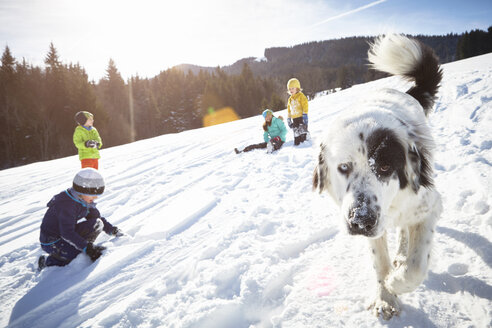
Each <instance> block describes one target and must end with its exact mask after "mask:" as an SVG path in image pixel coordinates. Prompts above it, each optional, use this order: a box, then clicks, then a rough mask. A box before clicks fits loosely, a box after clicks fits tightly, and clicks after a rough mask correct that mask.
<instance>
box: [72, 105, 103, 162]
mask: <svg viewBox="0 0 492 328" xmlns="http://www.w3.org/2000/svg"><path fill="white" fill-rule="evenodd" d="M75 121H76V122H77V124H78V126H77V127H76V128H75V132H74V133H73V143H74V145H75V147H77V149H78V150H79V159H80V162H81V164H82V168H86V167H92V168H94V169H96V170H97V169H98V166H99V158H101V156H100V155H99V149H101V147H102V140H101V137H100V136H99V132H97V129H96V128H95V127H94V126H93V124H94V115H92V114H91V113H89V112H86V111H81V112H78V113H77V114H75Z"/></svg>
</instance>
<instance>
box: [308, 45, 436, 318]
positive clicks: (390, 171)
mask: <svg viewBox="0 0 492 328" xmlns="http://www.w3.org/2000/svg"><path fill="white" fill-rule="evenodd" d="M369 61H370V62H371V64H372V67H373V68H375V69H377V70H380V71H383V72H387V73H390V74H393V75H401V76H403V77H404V78H407V79H409V80H411V81H413V82H414V84H415V85H414V86H413V87H412V88H411V89H410V90H408V91H407V92H406V93H403V92H400V91H397V90H394V89H383V90H380V91H378V92H376V93H374V94H371V96H370V97H369V98H366V99H365V100H364V101H363V102H362V103H359V104H357V105H355V106H354V107H353V111H352V113H348V114H347V115H345V116H344V117H341V118H339V119H337V120H336V121H335V122H333V124H330V126H327V127H326V131H327V133H326V135H325V136H324V137H323V139H322V141H321V143H320V149H319V156H318V164H317V166H316V168H315V170H314V174H313V188H314V189H318V190H319V192H320V193H321V192H323V191H327V192H328V193H329V194H330V195H331V197H332V198H333V199H334V200H335V202H336V203H337V204H338V205H339V206H340V208H341V212H342V213H341V214H342V217H343V220H344V221H345V224H346V226H347V229H348V232H349V233H350V234H351V235H362V236H366V237H367V238H368V240H369V245H370V253H372V257H373V262H374V268H375V270H376V276H377V293H376V298H375V300H374V302H373V303H372V305H371V306H370V308H371V309H373V311H374V313H375V314H376V315H380V314H381V315H382V317H383V318H384V319H386V320H388V319H390V318H391V317H392V316H393V315H397V314H398V313H399V312H400V306H401V305H400V301H399V299H398V298H397V295H399V294H402V293H406V292H410V291H413V290H414V289H415V288H417V287H418V286H419V285H420V284H421V283H422V281H423V280H424V278H425V276H426V273H427V268H428V263H429V258H430V253H431V245H432V239H433V234H434V226H435V224H436V221H437V219H438V218H439V216H440V213H441V210H442V205H441V197H440V195H439V193H438V192H437V191H436V190H435V189H434V186H433V179H432V174H433V173H432V169H433V160H432V149H433V148H434V142H433V139H432V136H431V132H430V129H429V126H428V124H427V120H426V116H427V114H428V113H429V112H430V110H431V108H432V107H433V105H434V98H435V95H436V93H437V90H438V88H439V83H440V81H441V78H442V71H441V69H440V66H439V62H438V59H437V57H436V56H435V55H434V52H433V51H432V50H431V49H430V48H429V47H427V46H425V45H423V44H421V43H419V42H418V41H416V40H412V39H409V38H407V37H405V36H402V35H388V36H385V37H380V38H378V39H376V41H375V43H374V44H372V45H371V48H370V50H369ZM391 227H395V228H396V230H397V231H398V249H397V251H396V256H395V258H394V260H393V261H391V260H390V257H389V255H388V247H387V241H386V231H387V229H388V228H391Z"/></svg>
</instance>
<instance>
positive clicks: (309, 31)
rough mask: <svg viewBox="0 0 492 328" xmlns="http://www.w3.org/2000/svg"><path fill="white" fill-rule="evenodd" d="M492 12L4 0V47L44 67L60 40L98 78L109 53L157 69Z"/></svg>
mask: <svg viewBox="0 0 492 328" xmlns="http://www.w3.org/2000/svg"><path fill="white" fill-rule="evenodd" d="M490 17H492V1H490V0H470V1H462V0H434V1H426V0H414V1H406V0H376V1H371V0H347V1H336V0H328V1H320V0H308V1H298V0H268V1H264V0H251V1H228V0H207V1H191V0H180V1H176V0H174V1H168V0H163V1H157V0H140V1H130V0H84V1H68V0H43V1H40V0H0V22H1V23H0V46H1V47H2V52H3V50H4V48H5V46H8V47H9V48H10V50H11V52H12V54H13V55H14V57H15V58H16V59H17V60H19V61H20V60H22V59H23V58H25V59H26V60H27V62H29V63H31V64H33V65H36V66H44V64H43V60H44V57H45V56H46V54H47V52H48V49H49V44H50V43H51V42H53V44H54V46H55V48H56V49H57V50H58V54H59V56H60V59H61V61H62V62H63V63H66V64H68V63H79V64H80V65H81V66H82V67H84V68H85V69H86V71H87V73H88V74H89V78H90V79H94V80H96V81H97V80H98V79H100V78H102V77H104V75H105V74H106V69H107V67H108V63H109V59H110V58H112V59H113V60H114V62H115V64H116V67H117V68H118V69H119V71H120V72H121V73H122V76H123V77H124V78H128V77H130V76H135V75H137V74H138V75H139V76H141V77H153V76H155V75H157V74H158V73H159V72H160V71H163V70H166V69H168V68H170V67H172V66H175V65H179V64H194V65H200V66H212V67H215V66H227V65H230V64H233V63H234V62H236V61H237V60H239V59H241V58H245V57H262V56H263V54H264V50H265V49H266V48H270V47H279V46H293V45H296V44H300V43H305V42H310V41H322V40H328V39H334V38H341V37H349V36H372V35H377V34H382V33H388V32H398V33H406V34H413V35H415V34H425V35H436V34H437V35H442V34H447V33H462V32H465V31H470V30H472V29H483V30H486V29H487V28H488V27H489V26H490V25H492V19H491V18H490Z"/></svg>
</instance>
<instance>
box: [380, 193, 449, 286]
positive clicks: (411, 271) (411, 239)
mask: <svg viewBox="0 0 492 328" xmlns="http://www.w3.org/2000/svg"><path fill="white" fill-rule="evenodd" d="M429 195H431V196H434V198H432V197H430V196H429V197H428V199H429V200H428V201H426V202H424V203H423V204H422V205H421V206H420V207H419V208H418V210H420V212H419V211H416V213H415V214H416V215H421V221H420V222H419V223H416V224H414V225H411V226H409V227H408V255H407V258H406V260H405V261H401V262H399V263H397V264H398V265H396V266H395V268H394V269H393V270H392V271H391V272H390V273H389V275H388V277H387V278H386V287H387V288H388V290H389V291H390V292H392V293H394V294H397V295H399V294H402V293H408V292H411V291H413V290H414V289H416V288H417V287H418V286H419V285H420V284H421V283H422V281H424V279H425V276H426V275H427V270H428V267H429V259H430V256H431V249H432V240H433V237H434V228H435V225H436V222H437V219H438V218H439V215H440V212H441V198H440V196H439V194H438V193H437V192H434V193H433V194H431V193H429ZM429 203H432V204H429Z"/></svg>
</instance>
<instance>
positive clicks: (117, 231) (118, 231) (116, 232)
mask: <svg viewBox="0 0 492 328" xmlns="http://www.w3.org/2000/svg"><path fill="white" fill-rule="evenodd" d="M111 235H113V236H116V237H121V236H124V235H125V234H124V233H123V231H121V229H118V227H114V228H113V230H112V231H111Z"/></svg>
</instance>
